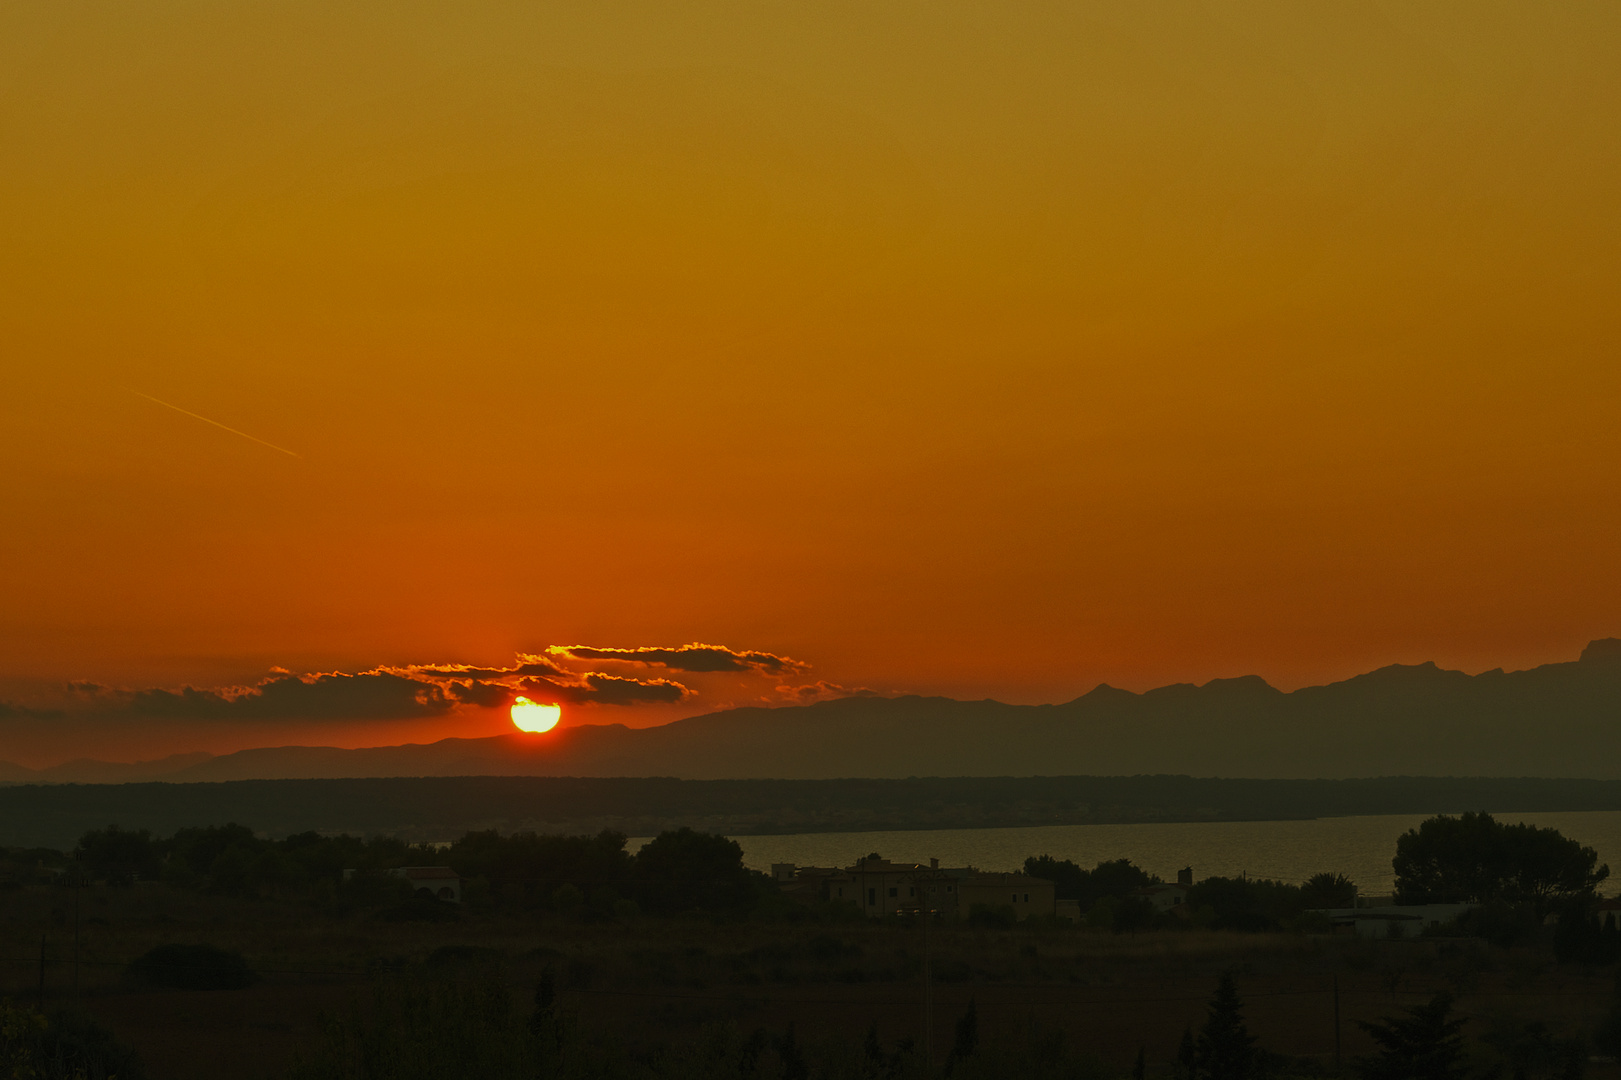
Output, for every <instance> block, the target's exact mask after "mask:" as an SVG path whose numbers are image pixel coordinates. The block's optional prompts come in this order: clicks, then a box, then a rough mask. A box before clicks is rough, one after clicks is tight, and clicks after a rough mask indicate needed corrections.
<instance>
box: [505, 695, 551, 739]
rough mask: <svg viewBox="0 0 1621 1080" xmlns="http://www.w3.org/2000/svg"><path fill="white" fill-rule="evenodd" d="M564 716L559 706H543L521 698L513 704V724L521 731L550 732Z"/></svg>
mask: <svg viewBox="0 0 1621 1080" xmlns="http://www.w3.org/2000/svg"><path fill="white" fill-rule="evenodd" d="M562 716H563V709H562V707H561V706H559V705H542V704H540V703H538V702H534V701H530V700H529V699H528V698H526V697H520V698H519V699H518V700H517V701H514V702H513V703H512V722H513V723H514V724H516V725H517V726H518V728H519V730H521V731H550V730H551V729H552V728H554V727H556V726H557V721H558V720H560V719H561V718H562Z"/></svg>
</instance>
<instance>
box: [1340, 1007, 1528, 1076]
mask: <svg viewBox="0 0 1621 1080" xmlns="http://www.w3.org/2000/svg"><path fill="white" fill-rule="evenodd" d="M1358 1024H1359V1026H1360V1027H1361V1028H1362V1029H1363V1030H1364V1031H1366V1032H1367V1033H1368V1034H1369V1035H1371V1036H1372V1037H1373V1041H1374V1042H1375V1043H1377V1044H1378V1046H1379V1052H1378V1053H1377V1054H1374V1055H1372V1056H1370V1057H1364V1058H1358V1059H1357V1060H1356V1061H1355V1062H1354V1064H1355V1066H1356V1071H1357V1073H1358V1075H1360V1076H1361V1077H1363V1080H1463V1077H1464V1076H1465V1074H1466V1069H1465V1055H1464V1049H1463V1035H1462V1034H1461V1032H1462V1030H1463V1021H1462V1020H1459V1019H1456V1018H1454V1017H1453V1016H1452V996H1451V995H1450V994H1445V993H1442V994H1437V995H1436V996H1435V997H1433V998H1431V999H1430V1001H1429V1002H1428V1004H1425V1005H1420V1006H1419V1007H1418V1008H1416V1009H1409V1010H1407V1011H1406V1012H1405V1013H1403V1014H1402V1015H1401V1016H1395V1017H1385V1018H1384V1019H1382V1020H1376V1021H1372V1022H1368V1021H1359V1022H1358ZM1516 1075H1518V1074H1516Z"/></svg>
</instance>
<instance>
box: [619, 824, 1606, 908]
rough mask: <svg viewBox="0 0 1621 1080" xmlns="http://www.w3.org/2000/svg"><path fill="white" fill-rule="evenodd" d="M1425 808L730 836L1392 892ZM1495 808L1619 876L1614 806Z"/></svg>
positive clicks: (751, 848) (993, 862)
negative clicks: (1573, 845)
mask: <svg viewBox="0 0 1621 1080" xmlns="http://www.w3.org/2000/svg"><path fill="white" fill-rule="evenodd" d="M1429 816H1430V815H1428V814H1380V815H1369V816H1365V817H1339V818H1314V819H1310V820H1306V821H1217V822H1187V823H1168V824H1163V823H1155V824H1147V825H1036V826H1030V827H1027V828H1015V829H931V830H906V831H897V832H847V833H793V834H786V835H780V836H738V837H734V839H735V840H736V841H737V842H738V843H739V844H741V845H742V846H743V861H744V862H745V863H746V864H747V865H749V866H751V867H753V868H755V869H758V870H767V869H769V868H770V866H771V864H772V863H780V862H791V863H797V864H799V865H801V866H848V865H849V864H850V863H852V862H854V861H855V860H856V859H858V858H860V857H861V856H863V855H867V854H869V853H871V852H877V853H878V854H880V855H882V856H884V857H885V858H887V859H894V860H896V861H898V862H928V861H929V859H930V858H937V859H939V860H940V864H941V865H942V866H963V865H971V866H977V867H979V868H980V869H983V870H1014V869H1018V868H1019V867H1021V866H1022V865H1023V863H1024V860H1025V857H1026V856H1029V855H1051V856H1053V857H1054V858H1059V859H1073V860H1075V862H1077V863H1079V864H1081V865H1082V866H1088V867H1090V866H1093V865H1096V864H1097V863H1098V862H1101V861H1102V860H1104V859H1120V858H1126V859H1130V860H1131V861H1132V862H1134V863H1136V864H1137V865H1138V866H1141V867H1142V868H1143V869H1145V870H1147V871H1149V872H1150V873H1154V874H1158V875H1159V876H1160V877H1162V878H1166V879H1167V880H1175V878H1176V872H1177V871H1178V870H1179V869H1181V868H1182V867H1184V866H1191V867H1193V871H1194V877H1195V878H1199V879H1202V878H1206V877H1215V876H1224V877H1235V876H1237V875H1239V874H1248V875H1249V876H1250V877H1264V878H1274V879H1276V880H1279V881H1289V882H1301V881H1304V880H1305V879H1306V878H1308V877H1310V876H1311V875H1313V874H1315V873H1319V872H1321V871H1324V870H1328V871H1333V872H1335V873H1341V874H1344V875H1346V876H1347V877H1349V878H1350V879H1351V880H1353V881H1355V882H1356V883H1357V884H1358V885H1359V886H1360V887H1361V889H1362V892H1363V894H1364V895H1376V894H1382V893H1389V892H1390V891H1391V888H1392V885H1393V881H1394V877H1395V874H1394V872H1393V871H1392V870H1391V867H1390V860H1391V857H1392V856H1393V855H1394V854H1395V853H1396V838H1397V837H1399V836H1400V835H1401V834H1402V833H1403V832H1405V831H1407V830H1408V829H1411V828H1414V827H1415V826H1417V825H1418V823H1419V822H1421V821H1423V820H1424V819H1425V818H1426V817H1429ZM1495 816H1496V817H1497V818H1498V820H1500V821H1508V822H1516V821H1524V822H1527V823H1529V824H1532V825H1539V826H1544V827H1551V828H1555V829H1558V830H1559V831H1560V832H1562V833H1564V834H1565V835H1566V836H1569V837H1572V838H1574V839H1576V840H1579V841H1581V842H1582V843H1583V844H1586V845H1588V846H1590V847H1593V848H1596V849H1597V850H1598V854H1599V861H1600V862H1608V863H1610V864H1611V865H1612V866H1615V867H1616V872H1617V875H1618V878H1621V810H1602V811H1570V812H1562V813H1541V814H1497V815H1495ZM647 839H648V838H647V837H637V838H634V839H632V840H631V841H630V842H629V845H628V847H629V848H630V850H632V851H635V850H637V849H638V848H639V847H641V845H642V844H644V843H646V842H647ZM1617 887H1618V886H1617V885H1615V884H1609V883H1606V885H1605V886H1603V887H1601V891H1605V892H1609V893H1614V892H1615V891H1616V888H1617Z"/></svg>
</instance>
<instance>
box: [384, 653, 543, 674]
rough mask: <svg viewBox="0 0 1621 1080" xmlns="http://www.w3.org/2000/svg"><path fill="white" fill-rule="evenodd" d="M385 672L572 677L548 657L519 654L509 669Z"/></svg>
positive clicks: (432, 667) (441, 667) (429, 667)
mask: <svg viewBox="0 0 1621 1080" xmlns="http://www.w3.org/2000/svg"><path fill="white" fill-rule="evenodd" d="M387 670H390V671H395V672H400V673H405V674H411V675H421V676H425V677H427V678H430V679H509V678H521V677H523V676H526V675H540V676H551V675H561V676H564V677H565V678H566V677H569V676H572V675H573V672H571V671H569V670H568V669H567V668H565V667H563V665H561V664H559V663H558V662H557V661H556V660H553V659H552V658H551V657H549V656H536V655H533V654H531V653H519V654H518V662H517V663H516V664H514V665H512V666H511V667H473V666H472V665H470V664H412V665H409V666H407V667H402V668H389V669H387Z"/></svg>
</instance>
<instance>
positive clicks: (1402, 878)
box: [1391, 812, 1610, 914]
mask: <svg viewBox="0 0 1621 1080" xmlns="http://www.w3.org/2000/svg"><path fill="white" fill-rule="evenodd" d="M1597 864H1598V852H1596V851H1594V850H1593V849H1592V848H1590V847H1583V846H1582V845H1581V844H1580V843H1578V842H1577V841H1575V840H1570V839H1567V838H1566V837H1565V836H1563V835H1562V834H1561V833H1560V832H1559V830H1557V829H1539V828H1537V827H1535V826H1533V825H1526V824H1524V823H1523V822H1522V823H1520V824H1518V825H1505V824H1503V823H1502V822H1500V821H1497V820H1496V819H1495V818H1493V817H1492V816H1491V815H1490V814H1485V813H1472V812H1471V813H1466V814H1463V815H1462V816H1461V817H1455V818H1454V817H1448V816H1447V815H1445V814H1441V815H1438V816H1436V817H1432V818H1430V819H1429V820H1428V821H1425V822H1423V823H1422V824H1420V825H1419V827H1418V828H1417V829H1409V830H1408V831H1407V832H1406V833H1404V834H1403V835H1402V836H1401V838H1400V839H1399V840H1397V841H1396V857H1395V858H1394V859H1393V860H1391V865H1392V866H1393V867H1394V868H1395V870H1396V902H1397V903H1399V904H1457V903H1476V904H1479V903H1489V902H1491V901H1496V900H1500V901H1504V902H1506V903H1511V904H1530V905H1532V906H1533V907H1535V908H1537V909H1538V910H1539V911H1540V912H1542V913H1544V914H1546V912H1547V911H1548V910H1550V909H1551V907H1552V905H1553V904H1555V903H1558V902H1563V901H1567V900H1569V899H1572V898H1574V897H1577V896H1582V895H1584V894H1587V893H1591V892H1592V891H1593V888H1594V886H1596V885H1597V884H1598V883H1599V882H1601V881H1603V880H1604V879H1605V878H1607V877H1609V876H1610V868H1609V867H1608V866H1599V865H1597Z"/></svg>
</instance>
